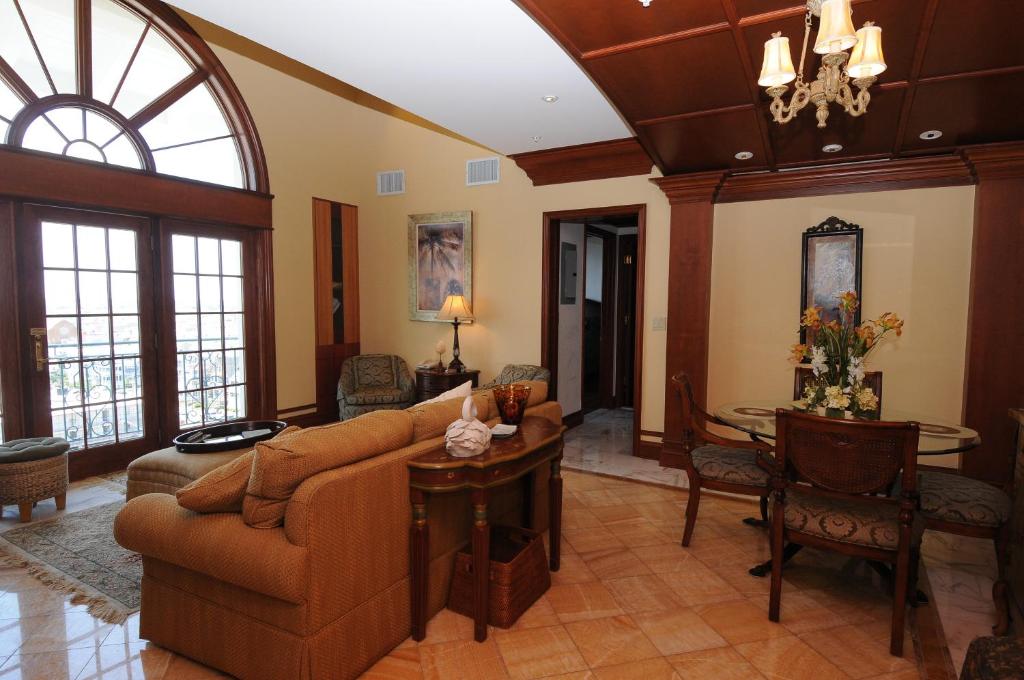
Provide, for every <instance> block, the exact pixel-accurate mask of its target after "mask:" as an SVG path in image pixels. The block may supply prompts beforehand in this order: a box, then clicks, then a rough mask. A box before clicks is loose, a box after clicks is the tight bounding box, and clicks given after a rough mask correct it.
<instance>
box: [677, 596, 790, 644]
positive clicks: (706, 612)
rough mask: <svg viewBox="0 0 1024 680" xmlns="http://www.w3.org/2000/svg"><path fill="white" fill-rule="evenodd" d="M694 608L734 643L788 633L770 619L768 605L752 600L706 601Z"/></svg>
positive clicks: (727, 639)
mask: <svg viewBox="0 0 1024 680" xmlns="http://www.w3.org/2000/svg"><path fill="white" fill-rule="evenodd" d="M694 611H696V612H697V614H699V615H700V618H702V619H704V622H705V623H707V624H708V625H709V626H711V627H712V628H714V629H715V631H717V632H718V634H719V635H721V636H722V637H723V638H725V640H726V641H727V642H728V643H729V644H731V645H736V644H740V643H742V642H752V641H754V640H766V639H768V638H774V637H784V636H787V635H789V631H787V630H786V629H785V628H783V627H782V626H780V625H779V624H777V623H772V622H771V621H769V620H768V610H767V609H765V608H763V607H759V606H757V605H755V604H754V603H752V602H750V601H749V600H737V601H735V602H721V603H718V604H711V605H705V606H700V607H696V608H695V610H694Z"/></svg>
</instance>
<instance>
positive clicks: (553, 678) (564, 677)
mask: <svg viewBox="0 0 1024 680" xmlns="http://www.w3.org/2000/svg"><path fill="white" fill-rule="evenodd" d="M596 679H597V675H595V674H594V671H592V670H585V671H576V672H575V673H563V674H561V675H549V676H548V677H546V678H544V680H596Z"/></svg>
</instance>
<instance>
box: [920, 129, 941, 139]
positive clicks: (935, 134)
mask: <svg viewBox="0 0 1024 680" xmlns="http://www.w3.org/2000/svg"><path fill="white" fill-rule="evenodd" d="M941 136H942V130H925V131H924V132H922V133H921V134H919V135H918V137H920V138H921V139H938V138H939V137H941Z"/></svg>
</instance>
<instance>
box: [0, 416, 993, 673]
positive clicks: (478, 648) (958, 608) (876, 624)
mask: <svg viewBox="0 0 1024 680" xmlns="http://www.w3.org/2000/svg"><path fill="white" fill-rule="evenodd" d="M601 415H602V414H598V418H597V420H598V422H601V421H602V420H606V421H614V420H616V419H617V418H616V416H618V415H619V414H604V415H606V416H608V417H607V418H605V419H601V417H600V416H601ZM620 425H621V423H620ZM627 425H628V423H627ZM601 427H610V426H609V425H608V423H607V422H606V423H605V424H604V425H601ZM581 429H582V428H581ZM587 438H589V439H590V441H586V439H587ZM628 439H629V438H628V436H624V435H621V434H620V433H619V432H612V431H608V432H605V433H604V434H600V433H599V434H598V435H592V434H590V433H588V432H587V431H583V432H579V431H574V433H573V434H571V436H570V437H569V440H568V441H567V445H566V467H567V468H568V467H570V466H572V465H577V464H579V465H581V464H583V461H584V459H587V460H591V459H592V460H597V461H605V462H604V463H602V465H605V466H607V467H616V466H618V467H617V472H616V474H622V475H626V474H630V475H633V474H635V475H636V476H637V477H638V478H639V479H644V480H645V481H654V479H657V480H658V481H659V482H660V483H662V484H666V485H668V484H671V482H667V481H665V478H670V477H672V476H673V475H677V472H676V471H667V470H661V469H660V468H658V467H657V465H656V464H653V463H652V462H651V461H639V460H638V459H633V458H631V457H628V456H625V455H624V454H623V453H621V452H620V453H618V454H615V453H614V451H612V450H610V448H609V446H607V445H606V442H612V443H614V442H619V443H620V444H621V442H622V441H628ZM584 447H585V449H586V450H587V453H586V454H584V453H583V450H584ZM612 455H618V456H619V457H621V458H626V460H615V459H613V458H610V456H612ZM574 460H576V461H577V462H575V463H574V462H573V461H574ZM641 465H643V466H644V467H641ZM650 465H653V468H651V467H650ZM634 466H635V467H636V470H637V471H636V472H633V471H625V468H627V467H629V468H633V467H634ZM607 467H606V469H605V470H602V472H608V470H607ZM651 477H653V478H651ZM683 481H684V482H685V476H683ZM565 484H566V493H565V499H564V513H565V514H564V535H563V558H562V569H561V571H559V572H558V573H556V574H552V588H551V590H549V591H548V592H547V593H546V594H545V595H544V596H543V597H542V598H541V599H540V600H539V601H538V602H537V603H536V604H535V605H534V606H533V607H532V608H531V609H530V610H529V611H528V612H527V613H526V614H525V615H524V616H523V617H522V618H521V619H520V620H519V621H518V622H517V624H516V625H515V626H514V628H512V629H511V630H507V631H506V630H499V629H492V630H491V634H490V636H489V638H488V641H487V642H486V643H484V644H477V643H475V642H473V641H472V624H471V622H470V620H469V619H467V618H464V617H461V616H459V615H456V614H453V613H452V612H449V611H447V610H444V611H442V612H441V613H439V614H438V615H437V616H436V617H434V619H432V620H431V622H430V624H429V627H428V635H427V638H426V639H425V640H424V641H423V642H422V643H419V644H416V643H414V642H413V641H411V640H407V641H406V642H405V643H403V644H402V645H401V646H399V647H398V648H397V649H395V650H394V651H393V652H392V653H391V654H390V655H389V656H387V657H385V658H384V659H382V660H381V661H380V662H379V663H378V664H376V665H375V666H374V667H373V668H372V669H371V670H370V671H369V672H368V673H367V674H366V675H365V677H366V678H368V679H371V680H383V679H388V680H398V679H407V678H408V679H418V678H431V679H435V678H436V679H449V678H450V679H456V678H457V679H459V680H464V679H465V680H474V679H481V680H490V679H492V678H494V679H499V678H554V679H558V680H582V679H584V678H590V679H596V680H607V679H617V678H643V679H644V680H657V679H658V678H666V679H672V680H688V679H690V678H716V679H718V678H721V679H723V680H729V679H733V678H735V679H743V678H759V679H764V678H767V679H771V680H774V679H776V678H787V679H791V680H798V679H799V678H813V680H825V679H827V678H842V679H846V678H884V679H888V680H902V679H909V678H916V677H917V671H916V667H915V665H914V663H913V654H914V651H913V645H912V644H911V643H910V639H909V636H908V638H907V640H906V644H905V654H904V658H901V659H897V658H893V657H890V656H889V654H888V621H889V615H890V609H889V600H888V598H887V597H886V596H885V595H884V593H883V592H882V590H881V588H880V584H879V583H878V582H877V577H875V576H874V574H873V573H872V572H870V571H869V570H867V569H865V568H864V567H863V566H858V565H857V564H856V563H851V562H848V561H846V560H843V559H842V558H837V557H833V556H830V555H826V554H824V553H815V552H812V551H805V553H804V554H803V555H801V557H799V558H798V559H797V560H796V561H795V562H794V563H793V565H792V566H791V568H789V569H788V570H787V573H786V581H785V587H784V592H783V610H782V622H781V623H779V624H773V623H770V622H769V621H768V619H767V613H766V612H767V589H768V583H767V581H766V580H764V579H755V578H753V577H751V576H749V575H748V574H747V573H746V569H747V567H748V566H750V565H751V564H753V563H755V562H759V561H761V560H764V559H766V558H767V555H768V551H767V542H766V540H765V538H764V534H763V532H761V531H760V530H757V529H752V528H750V527H747V526H745V525H743V524H742V523H740V521H739V520H740V519H741V518H742V517H745V516H748V515H750V514H751V513H752V512H753V511H754V506H753V504H752V503H750V502H749V501H747V500H741V499H732V498H727V497H714V496H706V497H705V499H704V500H703V501H702V503H701V515H700V519H699V523H698V526H697V531H696V534H695V537H694V541H693V544H692V546H691V548H690V549H689V550H684V549H682V548H680V547H679V545H678V540H679V536H680V535H681V533H682V520H683V513H682V509H683V505H684V504H685V500H686V492H685V490H683V489H676V488H668V487H667V486H665V487H658V486H652V485H650V484H639V483H636V482H635V481H630V480H628V479H622V478H613V477H605V476H597V475H592V474H580V473H578V472H573V471H570V470H567V471H566V473H565ZM676 486H678V484H677V485H676ZM122 492H123V486H121V485H118V484H117V483H116V482H112V481H111V480H108V479H102V478H92V479H89V480H85V481H83V482H77V483H75V484H74V485H73V486H72V489H71V491H70V493H69V496H68V510H67V511H68V512H73V511H75V510H81V509H84V508H87V507H91V506H94V505H98V504H101V503H107V502H110V501H112V500H117V499H119V498H121V497H122ZM55 512H56V511H55V509H54V507H53V504H52V501H46V502H43V503H40V505H39V506H38V507H37V509H36V513H35V515H34V521H39V520H42V519H45V518H47V517H50V516H53V515H54V514H55ZM15 526H18V524H17V521H16V512H15V510H14V509H12V508H7V509H6V512H5V513H4V514H3V517H2V518H0V531H4V530H6V529H9V528H13V527H15ZM985 547H986V546H985V544H984V543H981V545H980V546H979V545H977V542H971V541H968V540H965V539H957V538H952V537H944V536H943V537H939V538H937V539H930V540H929V541H928V542H927V543H926V548H927V549H926V561H927V565H928V570H929V574H930V575H931V580H932V584H933V589H934V590H935V597H936V600H937V604H938V606H939V608H940V612H941V613H942V617H943V624H944V626H945V629H946V633H947V636H948V637H949V638H950V645H951V649H953V650H954V652H953V653H954V659H957V655H958V654H959V655H960V656H961V657H962V653H963V648H965V646H966V644H967V643H968V642H969V641H970V639H971V637H973V636H974V635H977V634H984V632H985V630H986V629H987V627H988V626H989V625H991V624H990V620H991V618H992V612H991V602H990V601H988V600H987V599H986V598H987V593H988V588H989V587H990V584H991V580H990V577H989V576H988V574H989V573H991V572H990V569H991V558H989V557H988V552H986V551H985V550H984V549H982V548H985ZM0 593H2V594H0V680H15V679H24V680H30V679H37V678H46V679H47V680H62V679H64V678H67V679H68V680H72V679H77V680H111V679H114V678H132V679H143V678H146V679H155V678H162V679H164V680H194V679H202V678H219V677H224V676H222V675H220V674H219V673H216V672H215V671H212V670H211V669H208V668H205V667H203V666H200V665H198V664H196V663H194V662H191V661H189V660H188V659H186V658H184V657H181V656H178V655H176V654H173V653H171V652H168V651H166V650H163V649H161V648H159V647H157V646H155V645H153V644H151V643H147V642H145V641H144V640H140V639H139V638H138V616H137V615H135V616H132V617H131V618H130V619H129V620H128V621H127V622H126V623H125V624H124V625H110V624H104V623H102V622H99V621H97V620H96V619H94V618H92V617H91V616H89V614H87V613H86V612H85V611H84V608H82V607H79V606H74V605H71V604H70V602H68V598H67V597H65V596H62V595H60V594H57V593H54V592H53V591H51V590H49V589H47V588H46V587H45V586H42V585H41V584H40V583H39V582H38V581H36V580H35V579H34V578H32V577H30V576H28V575H27V574H26V573H25V572H24V570H21V569H13V568H0ZM947 612H956V615H955V616H952V615H951V616H950V618H947ZM956 650H959V652H958V651H956Z"/></svg>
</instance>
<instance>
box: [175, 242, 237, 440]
mask: <svg viewBox="0 0 1024 680" xmlns="http://www.w3.org/2000/svg"><path fill="white" fill-rule="evenodd" d="M171 252H172V265H171V269H172V270H173V271H174V272H175V274H174V300H175V310H174V311H175V324H174V326H175V333H176V337H175V343H176V350H177V362H176V363H177V373H178V375H177V378H178V380H177V382H178V393H179V394H178V424H179V425H180V426H181V427H182V428H190V427H197V426H199V425H204V424H207V423H217V422H224V421H227V420H237V419H240V418H244V417H245V416H246V414H247V409H246V401H245V399H246V396H245V395H246V389H245V378H246V372H245V314H244V310H243V309H242V303H241V297H242V294H241V291H242V285H243V277H242V275H241V271H242V269H241V258H242V244H241V242H240V241H234V240H229V239H212V238H196V237H193V236H185V235H182V234H175V235H173V236H172V237H171ZM225 254H226V256H225ZM228 272H230V274H229V273H228ZM227 291H237V292H233V293H231V295H232V296H233V299H232V300H230V301H229V300H228V299H227V296H228V294H229V293H228V292H227ZM234 298H237V300H236V299H234ZM229 307H230V308H231V312H232V313H226V310H227V309H228V308H229ZM197 311H199V312H201V313H200V314H196V312H197ZM225 349H226V350H227V351H225Z"/></svg>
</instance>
